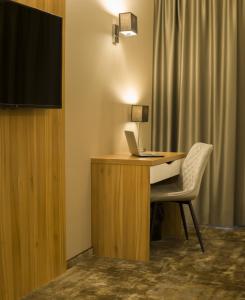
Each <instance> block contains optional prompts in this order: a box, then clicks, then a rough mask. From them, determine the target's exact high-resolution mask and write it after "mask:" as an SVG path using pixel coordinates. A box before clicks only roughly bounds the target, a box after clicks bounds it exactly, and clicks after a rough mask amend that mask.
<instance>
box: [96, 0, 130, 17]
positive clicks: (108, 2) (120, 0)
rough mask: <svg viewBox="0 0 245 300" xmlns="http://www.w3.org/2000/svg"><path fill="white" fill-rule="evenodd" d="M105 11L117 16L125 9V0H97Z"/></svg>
mask: <svg viewBox="0 0 245 300" xmlns="http://www.w3.org/2000/svg"><path fill="white" fill-rule="evenodd" d="M97 1H98V2H99V3H100V5H101V6H102V7H103V9H104V10H105V11H107V12H108V13H110V14H112V15H114V16H118V14H119V13H121V12H123V11H126V10H127V9H126V5H125V0H97Z"/></svg>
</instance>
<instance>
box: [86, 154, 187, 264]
mask: <svg viewBox="0 0 245 300" xmlns="http://www.w3.org/2000/svg"><path fill="white" fill-rule="evenodd" d="M163 155H164V157H153V158H138V157H135V156H131V155H123V154H122V155H106V156H100V157H94V158H92V244H93V248H94V253H95V255H98V256H105V257H116V258H123V259H133V260H142V261H147V260H149V252H150V184H151V183H155V182H157V181H161V180H164V179H167V178H170V177H173V176H176V175H178V174H179V171H180V165H181V160H182V159H183V158H184V157H185V154H184V153H169V152H163Z"/></svg>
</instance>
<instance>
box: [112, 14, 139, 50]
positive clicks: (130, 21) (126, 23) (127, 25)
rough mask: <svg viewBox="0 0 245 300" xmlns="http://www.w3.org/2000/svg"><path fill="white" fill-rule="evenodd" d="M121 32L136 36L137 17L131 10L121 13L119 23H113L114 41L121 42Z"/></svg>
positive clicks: (125, 34)
mask: <svg viewBox="0 0 245 300" xmlns="http://www.w3.org/2000/svg"><path fill="white" fill-rule="evenodd" d="M119 33H121V34H122V35H124V36H126V37H131V36H135V35H137V33H138V22H137V17H136V16H135V15H134V14H132V13H131V12H126V13H121V14H119V25H117V24H113V25H112V43H113V44H114V45H116V44H118V43H119Z"/></svg>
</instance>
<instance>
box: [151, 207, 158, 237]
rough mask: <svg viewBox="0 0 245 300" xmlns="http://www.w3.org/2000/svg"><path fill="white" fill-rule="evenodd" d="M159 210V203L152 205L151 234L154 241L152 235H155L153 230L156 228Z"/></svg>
mask: <svg viewBox="0 0 245 300" xmlns="http://www.w3.org/2000/svg"><path fill="white" fill-rule="evenodd" d="M157 208H158V205H157V203H153V204H152V217H151V232H150V235H151V239H152V233H153V228H154V221H155V219H156V214H157Z"/></svg>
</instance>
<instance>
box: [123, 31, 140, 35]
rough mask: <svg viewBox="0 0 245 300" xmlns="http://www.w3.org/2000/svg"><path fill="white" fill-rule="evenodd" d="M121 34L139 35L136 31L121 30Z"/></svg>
mask: <svg viewBox="0 0 245 300" xmlns="http://www.w3.org/2000/svg"><path fill="white" fill-rule="evenodd" d="M120 33H121V34H123V35H125V36H134V35H137V33H135V32H134V31H120Z"/></svg>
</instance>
